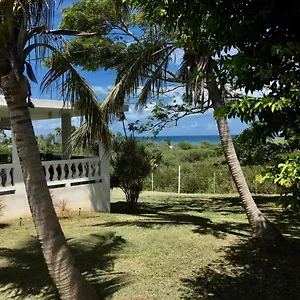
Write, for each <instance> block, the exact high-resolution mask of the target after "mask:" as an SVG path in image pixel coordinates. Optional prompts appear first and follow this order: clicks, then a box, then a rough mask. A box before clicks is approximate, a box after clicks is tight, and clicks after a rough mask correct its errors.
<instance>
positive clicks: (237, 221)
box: [0, 191, 300, 300]
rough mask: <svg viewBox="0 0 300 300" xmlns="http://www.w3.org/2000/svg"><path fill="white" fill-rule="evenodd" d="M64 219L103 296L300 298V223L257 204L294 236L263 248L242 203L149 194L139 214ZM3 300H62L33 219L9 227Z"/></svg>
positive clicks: (118, 204) (122, 210)
mask: <svg viewBox="0 0 300 300" xmlns="http://www.w3.org/2000/svg"><path fill="white" fill-rule="evenodd" d="M123 200H124V196H123V195H122V194H121V193H120V192H119V191H114V192H113V194H112V205H111V208H112V213H111V214H104V213H82V215H81V216H77V215H74V216H73V217H71V218H70V219H65V220H61V224H62V227H63V230H64V232H65V234H66V237H67V239H68V241H69V244H70V246H71V248H72V252H73V253H74V256H75V258H76V262H77V264H78V267H79V268H80V270H81V271H82V272H83V273H84V274H85V275H86V277H87V278H88V279H89V280H90V281H91V282H92V283H93V284H94V285H95V287H96V289H97V291H98V293H99V295H100V297H101V299H102V298H106V299H118V300H121V299H136V300H146V299H159V300H162V299H170V300H171V299H172V300H173V299H216V300H217V299H226V300H231V299H246V300H247V299H249V300H250V299H255V300H258V299H268V300H269V299H278V300H279V299H300V279H299V278H300V275H299V274H300V258H299V257H300V255H299V250H300V243H299V240H298V237H299V236H300V235H299V233H300V228H299V223H300V220H299V216H298V215H297V214H294V213H287V212H282V211H281V210H280V209H278V208H276V207H275V205H274V204H271V203H270V201H271V200H274V199H273V198H272V197H257V198H256V200H257V202H258V203H259V206H260V207H261V208H262V210H263V211H264V212H265V213H266V214H267V215H268V216H269V218H270V219H271V220H273V221H274V222H275V223H276V224H278V227H279V228H280V229H281V231H282V232H283V233H284V234H285V235H286V237H287V242H285V243H283V244H281V245H276V246H274V245H264V246H261V245H254V244H251V243H249V242H248V237H249V235H250V232H249V226H248V225H247V220H246V217H245V215H244V213H243V211H242V209H241V207H240V203H239V200H238V198H236V197H234V196H232V197H224V196H205V195H180V196H178V195H176V194H168V193H157V192H156V193H154V192H145V193H143V195H142V196H141V199H140V206H139V207H138V209H137V212H136V215H132V214H128V213H127V209H126V203H124V202H123ZM0 240H1V244H0V299H1V300H4V299H57V297H56V294H55V291H54V289H53V286H52V284H51V280H50V279H49V276H48V273H47V270H46V268H45V265H44V263H43V259H42V255H41V253H40V250H39V246H38V243H37V240H36V238H35V232H34V228H33V225H32V221H31V220H30V219H28V220H23V224H22V226H19V220H14V221H11V222H9V223H7V224H2V225H0Z"/></svg>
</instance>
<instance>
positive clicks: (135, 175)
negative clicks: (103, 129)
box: [110, 136, 152, 208]
mask: <svg viewBox="0 0 300 300" xmlns="http://www.w3.org/2000/svg"><path fill="white" fill-rule="evenodd" d="M151 158H152V157H151V154H150V153H149V152H148V151H146V149H145V146H144V144H143V143H141V142H138V141H137V140H136V139H135V138H134V137H132V136H131V137H129V138H127V137H126V138H121V139H120V138H119V139H116V140H115V141H114V144H113V154H112V157H111V166H112V173H111V181H110V182H111V188H114V187H119V188H121V189H122V191H123V192H124V193H125V196H126V201H127V202H128V203H129V205H130V207H132V208H133V207H134V206H135V205H136V203H137V201H138V198H139V195H140V193H141V192H142V190H143V185H144V181H145V179H146V177H147V176H148V175H149V174H150V172H151Z"/></svg>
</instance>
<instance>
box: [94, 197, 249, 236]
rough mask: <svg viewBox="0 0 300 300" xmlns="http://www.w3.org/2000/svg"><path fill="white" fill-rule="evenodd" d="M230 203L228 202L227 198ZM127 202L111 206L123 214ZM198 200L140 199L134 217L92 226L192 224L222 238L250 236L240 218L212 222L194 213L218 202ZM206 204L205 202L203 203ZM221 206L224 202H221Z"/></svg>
mask: <svg viewBox="0 0 300 300" xmlns="http://www.w3.org/2000/svg"><path fill="white" fill-rule="evenodd" d="M230 203H231V202H230ZM126 204H127V203H126V202H116V203H112V207H111V210H112V212H113V213H125V214H127V213H128V212H127V205H126ZM210 205H211V206H209V204H208V203H207V201H206V200H205V201H203V200H199V199H198V198H195V197H191V198H189V197H185V199H184V201H177V200H174V199H173V201H172V199H169V198H166V200H165V201H161V202H152V203H151V202H144V203H139V205H138V206H137V208H136V213H135V216H139V217H142V218H135V219H131V220H125V221H113V222H105V223H100V224H94V225H92V226H105V227H110V226H112V227H114V226H138V227H144V228H154V227H155V228H159V227H162V226H178V225H195V226H196V228H195V229H193V231H194V232H195V233H199V234H212V235H214V236H215V237H217V238H225V237H226V235H227V234H233V235H237V236H241V237H250V234H251V232H250V228H249V225H248V224H247V223H246V222H245V223H241V222H219V223H214V222H213V221H212V220H211V219H209V218H205V217H202V216H199V215H197V214H199V213H201V212H203V211H205V210H208V209H209V210H210V211H214V209H217V207H218V205H219V204H216V203H215V201H210ZM206 206H209V208H208V207H206ZM223 208H224V203H223Z"/></svg>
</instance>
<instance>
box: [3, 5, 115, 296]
mask: <svg viewBox="0 0 300 300" xmlns="http://www.w3.org/2000/svg"><path fill="white" fill-rule="evenodd" d="M54 5H55V2H54V1H53V0H37V1H32V0H30V1H28V0H22V1H15V0H12V1H8V0H1V1H0V88H1V90H2V92H3V94H4V97H5V100H6V103H7V106H8V110H9V116H10V122H11V128H12V133H13V136H14V138H15V141H16V147H17V151H18V155H19V158H20V162H21V167H22V172H23V176H24V182H25V187H26V191H27V197H28V203H29V206H30V210H31V213H32V217H33V222H34V225H35V229H36V232H37V235H38V238H39V240H40V244H41V247H42V251H43V255H44V259H45V262H46V264H47V267H48V270H49V273H50V276H51V277H52V279H53V282H54V284H55V286H56V287H57V290H58V293H59V295H60V297H61V299H70V300H71V299H72V300H73V299H78V300H79V299H80V300H82V299H97V296H96V292H95V290H94V289H93V288H92V286H91V285H90V284H89V283H88V282H87V281H86V280H85V278H84V277H83V276H82V275H81V273H80V271H79V270H78V268H77V267H76V266H75V261H74V259H73V256H72V254H71V252H70V249H69V247H68V245H67V242H66V239H65V237H64V234H63V232H62V229H61V226H60V224H59V222H58V219H57V216H56V214H55V211H54V208H53V204H52V200H51V197H50V193H49V189H48V187H47V183H46V179H45V176H44V172H43V168H42V165H41V161H40V156H39V152H38V145H37V142H36V139H35V135H34V130H33V126H32V122H31V118H30V113H29V108H28V107H33V105H32V102H31V100H30V96H31V92H30V83H29V79H30V80H32V81H35V82H36V78H35V75H34V72H33V68H32V66H31V65H30V62H31V61H35V62H36V63H39V62H41V60H42V59H43V57H44V54H45V53H47V51H52V53H53V55H54V58H53V61H52V65H51V68H50V69H49V71H48V72H47V74H46V75H45V77H44V79H43V81H42V88H43V89H47V88H50V86H51V83H53V82H55V81H56V83H58V85H57V87H60V88H61V91H62V92H61V96H62V97H63V99H64V100H70V101H71V102H72V103H74V104H75V107H76V108H77V109H79V110H81V111H82V113H83V114H84V116H85V117H86V121H87V124H91V123H94V125H92V126H98V130H101V133H102V137H103V139H102V142H103V143H104V144H105V145H106V146H107V143H108V142H109V138H110V134H109V131H108V128H107V125H106V123H105V121H106V117H105V115H104V114H103V113H102V112H101V111H100V110H99V108H98V103H97V99H96V97H95V94H94V92H93V91H92V90H91V88H90V87H89V86H88V85H87V83H86V82H85V81H84V79H83V78H82V77H81V76H80V75H79V74H78V73H77V72H76V70H75V69H74V68H73V67H72V66H71V65H70V63H69V62H68V60H67V59H66V58H65V57H63V56H62V55H60V52H59V46H60V44H61V34H74V35H84V33H80V32H68V31H61V30H50V29H49V28H50V27H51V21H52V17H53V15H54ZM57 41H58V43H57ZM47 49H48V50H47ZM46 50H47V51H46ZM34 54H35V56H34ZM25 71H26V73H27V76H26V75H25ZM59 80H60V81H59ZM58 81H59V82H58ZM96 119H97V120H102V121H103V122H100V123H99V122H97V123H96V122H94V121H95V120H96ZM96 124H97V125H96ZM99 126H100V127H99ZM94 129H95V128H94ZM98 136H99V135H98Z"/></svg>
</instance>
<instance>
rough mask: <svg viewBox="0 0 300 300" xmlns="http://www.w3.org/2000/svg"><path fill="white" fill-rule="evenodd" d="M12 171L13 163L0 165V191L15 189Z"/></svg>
mask: <svg viewBox="0 0 300 300" xmlns="http://www.w3.org/2000/svg"><path fill="white" fill-rule="evenodd" d="M13 172H14V165H13V164H1V165H0V180H1V181H0V192H5V191H14V190H15V187H14V178H13Z"/></svg>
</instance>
